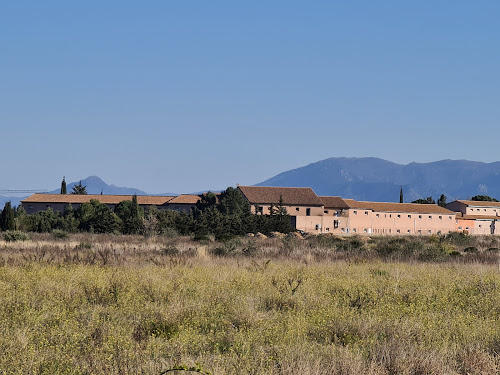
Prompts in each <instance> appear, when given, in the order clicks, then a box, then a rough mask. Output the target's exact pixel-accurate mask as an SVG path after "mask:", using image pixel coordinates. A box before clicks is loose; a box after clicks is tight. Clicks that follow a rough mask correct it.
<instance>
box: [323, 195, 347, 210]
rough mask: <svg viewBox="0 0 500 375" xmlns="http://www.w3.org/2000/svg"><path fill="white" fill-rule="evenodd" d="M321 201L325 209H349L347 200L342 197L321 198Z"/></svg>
mask: <svg viewBox="0 0 500 375" xmlns="http://www.w3.org/2000/svg"><path fill="white" fill-rule="evenodd" d="M319 199H321V202H322V203H323V206H325V208H342V209H344V208H349V206H348V205H347V203H346V202H345V200H344V199H342V198H341V197H319Z"/></svg>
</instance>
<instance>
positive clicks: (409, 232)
mask: <svg viewBox="0 0 500 375" xmlns="http://www.w3.org/2000/svg"><path fill="white" fill-rule="evenodd" d="M467 229H469V228H468V227H467ZM326 231H327V232H328V231H329V228H326ZM340 231H341V232H342V233H349V230H348V229H347V228H341V229H340ZM351 232H352V233H357V228H352V229H351ZM368 232H369V231H368V228H363V233H368ZM411 232H412V231H411V230H410V229H408V230H406V233H407V234H411ZM373 233H392V229H374V230H373ZM395 233H399V234H401V229H396V232H395ZM422 233H427V234H432V230H431V229H428V230H427V231H425V230H423V231H422V230H421V229H419V230H417V234H422Z"/></svg>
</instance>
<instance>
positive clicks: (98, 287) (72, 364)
mask: <svg viewBox="0 0 500 375" xmlns="http://www.w3.org/2000/svg"><path fill="white" fill-rule="evenodd" d="M234 246H236V245H228V244H225V245H221V244H203V245H200V244H198V243H194V242H191V241H189V240H187V239H178V240H176V241H174V242H172V241H171V242H168V241H167V242H165V241H163V240H161V241H157V240H148V241H146V240H143V239H142V238H140V237H134V238H132V237H130V238H125V237H117V238H116V239H113V238H107V237H106V238H104V239H103V238H102V237H101V238H99V237H92V236H90V237H89V236H87V237H72V238H67V239H61V240H57V241H56V240H53V239H50V238H49V237H40V238H35V239H34V241H31V242H24V243H0V254H1V256H2V258H1V261H2V263H1V264H2V267H0V301H1V304H0V373H16V374H103V373H106V374H160V373H162V372H165V371H167V370H169V369H173V368H175V367H177V366H184V365H185V366H187V367H193V368H196V369H198V371H201V372H202V373H212V374H214V375H215V374H306V375H307V374H496V373H499V372H500V324H499V322H500V270H499V267H498V263H495V262H492V261H491V260H492V259H493V258H492V257H489V258H487V259H488V262H482V263H481V262H480V261H479V260H477V259H482V258H477V259H476V260H475V261H473V262H470V261H467V262H466V261H460V262H458V261H446V262H441V263H423V262H413V261H412V262H401V261H398V262H396V261H387V259H386V260H385V261H382V260H381V259H378V258H375V257H365V258H363V257H356V256H354V255H353V254H351V255H349V256H344V257H342V256H340V255H339V254H337V255H332V256H331V257H328V256H326V255H325V254H328V251H330V252H332V254H333V253H335V250H325V249H321V248H314V249H312V248H311V246H304V245H303V244H301V245H296V244H295V245H294V246H295V247H291V245H290V244H287V243H286V242H281V241H277V240H265V241H262V242H248V243H247V242H243V243H240V245H239V246H240V247H241V248H242V250H241V254H245V250H246V253H252V254H253V256H245V255H241V254H239V255H235V256H214V255H211V254H225V253H224V251H226V252H227V250H228V249H229V250H230V249H232V248H233V247H234ZM307 248H309V249H311V250H310V251H307ZM223 249H226V250H223ZM249 249H250V250H249ZM272 249H275V250H276V251H281V253H280V256H274V257H272V256H270V254H271V252H272ZM233 250H234V249H233ZM76 254H78V255H76ZM285 254H286V256H285ZM453 259H456V258H455V257H454V258H453ZM197 364H198V365H197ZM169 373H172V372H169ZM173 373H176V372H173ZM177 373H179V374H181V373H186V372H185V371H178V372H177Z"/></svg>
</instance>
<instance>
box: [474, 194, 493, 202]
mask: <svg viewBox="0 0 500 375" xmlns="http://www.w3.org/2000/svg"><path fill="white" fill-rule="evenodd" d="M470 200H471V201H482V202H498V200H497V199H495V198H492V197H490V196H488V195H476V196H474V197H472V198H471V199H470Z"/></svg>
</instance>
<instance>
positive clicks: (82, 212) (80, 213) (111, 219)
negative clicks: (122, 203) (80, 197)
mask: <svg viewBox="0 0 500 375" xmlns="http://www.w3.org/2000/svg"><path fill="white" fill-rule="evenodd" d="M75 216H76V218H77V219H78V220H79V222H80V223H79V229H80V230H84V231H90V232H96V233H114V232H118V231H119V230H120V228H121V226H122V222H121V220H120V218H119V217H118V216H117V215H116V214H115V213H114V212H113V211H111V210H110V209H109V208H108V206H106V205H105V204H102V203H100V202H99V201H97V200H95V199H91V200H90V202H88V203H87V202H85V203H82V205H81V206H80V207H78V209H77V210H76V211H75Z"/></svg>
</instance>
